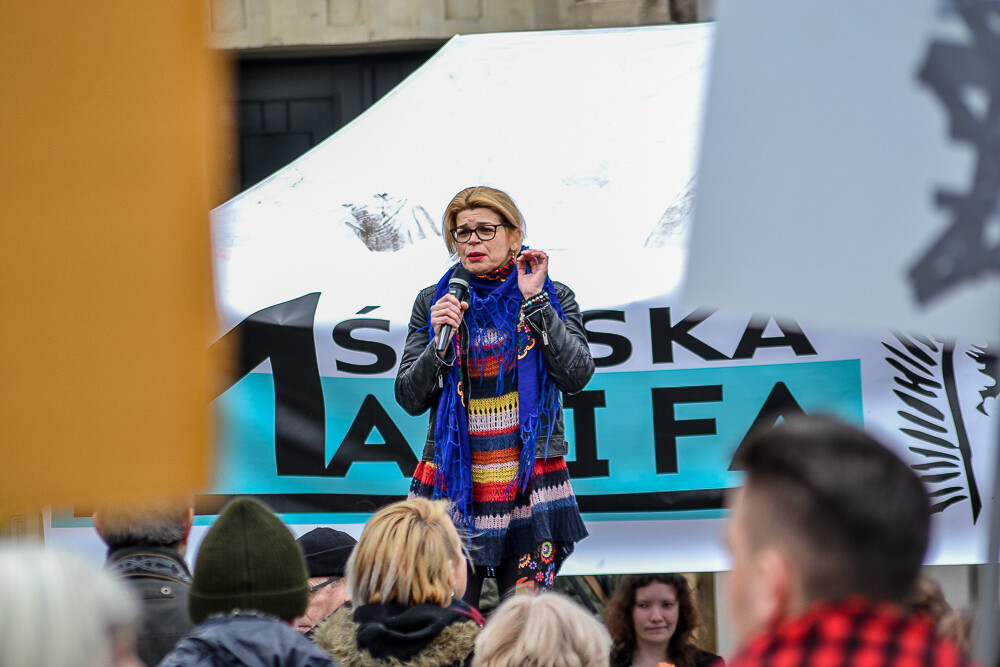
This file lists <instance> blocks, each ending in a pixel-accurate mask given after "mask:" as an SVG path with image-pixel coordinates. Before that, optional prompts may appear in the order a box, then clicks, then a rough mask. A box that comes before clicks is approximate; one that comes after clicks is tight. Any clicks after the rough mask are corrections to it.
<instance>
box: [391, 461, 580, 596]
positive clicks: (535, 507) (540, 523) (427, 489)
mask: <svg viewBox="0 0 1000 667" xmlns="http://www.w3.org/2000/svg"><path fill="white" fill-rule="evenodd" d="M504 454H507V456H508V457H509V458H506V460H505V461H503V462H500V461H499V460H498V457H496V454H495V453H493V455H491V453H488V452H477V451H473V452H472V502H473V510H474V513H475V527H474V529H473V530H474V533H473V535H472V549H471V553H470V557H471V559H472V562H473V563H474V564H475V565H477V566H484V567H495V566H497V565H499V564H500V561H501V559H505V558H517V559H523V558H524V557H525V556H531V555H532V554H534V553H536V552H537V551H538V550H539V548H540V545H542V543H543V542H551V543H553V545H554V546H555V548H556V550H557V552H558V556H559V562H560V563H561V561H562V560H564V559H565V558H566V557H567V556H569V554H570V553H572V551H573V545H574V544H575V543H576V542H579V541H580V540H582V539H583V538H584V537H586V536H587V528H586V526H584V524H583V519H582V518H581V517H580V508H579V507H578V506H577V504H576V496H574V495H573V488H572V486H571V485H570V481H569V471H568V470H567V468H566V461H565V459H563V458H562V457H561V456H558V457H552V458H549V459H548V460H542V459H538V460H537V461H535V469H534V473H533V474H532V477H531V483H530V485H529V488H528V489H527V492H523V493H522V492H521V491H520V489H516V490H514V492H513V493H509V492H508V493H504V490H505V489H507V488H510V487H508V484H509V483H510V482H511V481H512V480H513V479H514V477H515V476H516V475H517V463H518V459H517V454H518V452H517V450H516V449H512V450H508V451H506V452H504ZM434 471H435V468H434V464H433V463H431V462H430V461H421V462H420V464H419V465H417V469H416V471H415V472H414V473H413V481H412V482H411V484H410V497H421V498H430V497H431V496H432V495H433V493H434ZM544 555H545V556H546V558H548V554H547V553H545V554H544ZM554 574H555V573H554V572H553V574H552V576H554ZM540 583H541V582H540ZM549 585H551V583H549Z"/></svg>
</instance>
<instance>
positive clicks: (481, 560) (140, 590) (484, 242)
mask: <svg viewBox="0 0 1000 667" xmlns="http://www.w3.org/2000/svg"><path fill="white" fill-rule="evenodd" d="M442 233H443V234H442V235H443V237H444V239H445V244H446V246H447V248H448V250H449V251H450V252H451V253H452V254H453V256H454V257H455V258H456V259H457V261H456V262H455V264H454V266H452V267H451V268H449V269H448V270H447V271H446V272H445V273H444V275H442V276H441V278H440V280H439V281H438V283H437V284H436V285H431V286H429V287H427V288H425V289H423V290H422V291H420V292H419V294H418V295H417V298H416V300H415V302H414V306H413V312H412V316H411V320H410V324H409V330H408V334H407V339H406V345H405V349H404V351H403V354H402V356H401V361H400V364H399V369H398V374H397V378H396V384H395V390H396V398H397V401H398V402H399V403H400V405H401V406H402V407H403V408H404V409H406V410H407V411H409V412H411V413H413V414H422V413H424V412H429V413H430V420H429V425H428V430H427V437H426V441H425V443H424V448H423V456H422V460H421V461H420V463H419V465H418V466H417V468H416V471H415V473H414V475H413V479H412V482H411V485H410V493H409V497H408V499H407V500H404V501H400V502H397V503H394V504H391V505H387V506H385V507H383V508H381V509H379V510H378V511H376V512H375V513H374V514H373V516H372V517H371V518H370V520H369V521H368V522H367V523H366V525H365V528H364V530H363V532H362V533H361V535H360V539H358V540H355V539H354V537H352V536H350V535H347V534H346V533H343V532H341V531H337V530H334V529H332V528H329V527H320V528H316V529H315V530H312V531H310V532H308V533H306V534H304V535H302V536H301V537H299V538H298V539H296V538H295V537H294V536H293V534H292V532H291V531H290V530H289V528H288V527H287V526H286V525H285V524H284V523H283V522H282V521H281V519H280V518H279V517H278V516H277V515H275V514H274V513H273V512H272V511H271V510H270V509H268V508H267V507H265V506H264V505H262V504H261V503H259V502H257V501H256V500H253V499H251V498H237V499H235V500H233V501H232V502H230V503H229V504H228V505H227V506H226V507H225V508H224V509H223V510H222V512H221V514H220V515H219V517H218V518H217V519H216V521H215V522H214V523H213V525H212V526H211V528H210V529H209V530H208V532H207V533H206V535H205V537H204V540H203V541H202V543H201V546H200V548H199V551H198V554H197V558H196V559H195V567H194V573H193V574H192V573H191V572H190V571H189V569H188V565H187V562H186V560H185V555H186V548H187V542H188V537H189V535H190V531H191V526H192V523H193V518H194V510H193V508H192V506H191V503H190V502H181V503H160V504H157V503H153V504H149V505H148V506H142V507H132V508H129V509H128V510H122V509H110V508H108V509H99V510H98V511H97V512H96V513H95V515H94V526H95V528H96V529H97V531H98V533H99V535H100V536H101V538H102V539H103V540H104V541H105V542H106V543H107V546H108V557H107V564H106V567H105V568H103V569H101V568H98V567H96V566H94V565H92V564H89V563H86V562H83V561H81V560H79V559H78V558H76V557H73V556H70V555H66V554H60V553H55V552H52V551H47V550H45V549H43V548H41V547H28V546H23V545H16V546H11V545H0V665H17V666H19V667H34V666H36V665H37V666H38V667H43V666H44V667H63V666H64V665H66V666H68V665H74V666H77V665H83V666H86V667H90V666H97V665H102V666H103V665H133V664H146V665H162V666H164V667H178V666H181V665H196V666H205V667H209V666H211V667H215V666H219V667H223V666H226V667H228V666H230V665H233V666H235V665H249V666H251V667H254V666H258V665H259V666H261V667H264V666H265V665H290V666H293V667H294V666H298V665H303V666H312V665H316V666H319V665H334V664H339V665H343V666H344V667H402V666H412V667H446V666H452V665H454V666H464V665H482V666H484V667H494V666H496V667H501V666H504V667H506V666H513V665H527V666H529V667H562V666H565V667H576V666H580V667H583V666H587V667H589V666H597V665H602V666H609V665H610V666H614V667H660V666H663V665H668V666H671V667H708V666H710V665H714V666H717V667H721V666H722V665H725V664H728V665H730V667H756V666H758V665H762V666H763V665H780V666H782V667H795V666H800V665H801V666H807V665H808V666H814V667H828V666H829V667H834V666H841V665H843V666H847V667H897V666H898V667H903V666H904V665H935V666H937V667H952V666H955V667H958V666H964V665H967V664H969V659H968V657H967V655H966V653H967V649H968V645H967V636H968V626H969V623H968V621H967V617H963V616H962V615H960V614H958V615H956V614H951V615H949V614H947V613H943V612H941V613H939V611H940V610H941V609H943V608H944V607H942V605H941V604H936V605H935V604H932V600H933V597H934V596H933V595H927V594H925V592H926V585H925V584H921V583H920V582H921V580H920V574H921V568H922V564H923V560H924V557H925V554H926V551H927V546H928V540H929V532H930V502H929V500H928V495H927V492H926V490H925V489H924V487H923V485H922V483H921V482H920V480H919V479H918V478H917V476H916V475H915V474H914V472H913V471H912V470H911V469H910V468H909V466H907V464H906V463H904V462H903V461H902V460H901V459H900V458H899V457H897V456H896V455H895V454H894V453H893V452H892V451H891V450H890V449H888V448H887V447H885V446H884V445H882V444H881V443H879V442H877V441H876V440H874V439H873V438H872V437H871V436H869V435H868V434H866V433H865V432H864V431H861V430H859V429H857V428H855V427H852V426H848V425H846V424H844V423H841V422H839V421H836V420H833V419H831V418H826V417H817V416H811V417H805V416H803V417H801V418H798V419H794V420H789V421H787V422H785V423H783V424H781V425H779V426H777V427H775V428H773V429H768V430H764V431H761V432H758V433H756V434H755V435H754V437H752V438H751V439H749V440H748V441H747V442H746V443H744V445H743V446H741V447H740V448H739V452H738V455H737V457H738V460H736V461H734V464H735V467H734V469H739V470H743V471H744V472H745V481H744V484H743V485H742V487H740V488H738V489H734V490H733V491H732V492H731V493H730V494H729V508H730V510H731V518H730V520H729V522H728V533H727V542H728V546H729V550H730V554H731V557H732V572H731V574H730V575H729V576H728V578H727V590H726V596H725V597H726V599H727V603H728V615H729V618H730V620H731V623H732V627H733V628H734V630H735V635H736V641H737V644H738V648H737V649H736V650H735V651H734V652H733V653H732V655H729V656H727V659H726V661H725V662H724V661H723V658H721V657H720V656H718V655H716V654H715V653H713V652H710V651H709V650H707V648H708V645H707V644H706V643H705V642H706V641H707V640H708V639H710V638H709V637H706V636H705V633H704V632H703V627H702V624H701V621H700V619H701V617H702V613H701V612H700V606H699V601H698V600H697V599H696V595H695V592H694V591H693V590H692V586H691V583H690V581H689V580H688V578H687V577H685V576H683V575H681V574H673V573H661V574H633V575H628V576H624V577H622V578H621V579H620V581H619V582H618V586H617V590H616V591H615V592H614V594H613V596H612V597H611V599H610V601H609V602H608V604H607V605H606V608H605V613H604V617H603V618H602V619H598V618H596V617H595V616H594V615H592V614H590V613H589V612H588V611H586V610H585V609H584V608H583V607H582V606H580V605H579V604H577V603H576V602H574V601H572V600H571V599H569V598H568V597H565V596H563V595H562V594H560V593H557V592H554V591H552V590H550V589H552V587H553V585H554V582H555V578H556V575H557V574H558V572H559V570H560V567H561V565H562V564H563V562H564V561H565V559H566V558H567V557H569V556H570V554H572V552H573V549H574V546H575V544H576V543H577V542H579V541H580V540H581V539H583V538H584V537H586V535H587V529H586V527H585V526H584V523H583V520H582V518H581V515H580V510H579V507H578V505H577V502H576V498H575V496H574V495H573V491H572V487H571V484H570V479H569V473H568V467H567V465H566V462H565V460H564V456H565V455H566V453H567V452H568V443H567V441H566V439H565V428H564V424H563V413H562V406H561V400H560V395H561V393H574V392H578V391H580V390H582V389H583V387H584V386H585V385H586V384H587V382H588V380H589V379H590V377H591V376H592V375H593V373H594V360H593V358H592V357H591V355H590V351H589V348H588V344H587V339H586V335H585V333H584V329H583V323H582V318H581V313H580V309H579V307H578V306H577V304H576V301H575V296H574V294H573V292H572V290H570V289H569V287H567V286H566V285H564V284H562V283H559V282H554V281H553V280H552V279H551V278H550V277H549V274H548V270H549V258H548V256H547V255H546V253H544V252H543V251H540V250H535V249H530V248H528V247H527V246H525V245H524V244H523V242H524V239H525V226H524V220H523V217H522V215H521V213H520V211H519V210H518V209H517V206H516V205H515V204H514V202H513V200H512V199H511V198H510V197H509V196H508V195H507V194H506V193H504V192H502V191H500V190H496V189H494V188H488V187H474V188H467V189H465V190H462V191H461V192H459V193H458V194H457V195H456V196H455V197H454V198H453V199H452V200H451V202H449V204H448V206H447V208H446V212H445V216H444V221H443V228H442ZM488 576H489V577H494V578H495V579H496V583H497V586H498V589H499V592H500V596H501V600H502V601H501V603H500V605H499V606H498V607H497V608H496V610H495V611H494V612H493V613H492V614H491V616H490V618H489V619H486V618H484V617H483V615H482V614H481V613H480V610H479V603H480V593H481V590H482V587H483V584H484V581H485V579H486V578H487V577H488ZM922 591H923V592H922ZM945 630H947V631H949V632H951V633H952V638H953V639H954V640H955V641H952V640H950V639H948V638H947V637H945V636H944V631H945ZM963 633H964V634H963ZM963 649H964V650H963Z"/></svg>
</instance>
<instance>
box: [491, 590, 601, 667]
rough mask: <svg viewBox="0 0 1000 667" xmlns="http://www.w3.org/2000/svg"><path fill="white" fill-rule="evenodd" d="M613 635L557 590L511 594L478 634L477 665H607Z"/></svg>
mask: <svg viewBox="0 0 1000 667" xmlns="http://www.w3.org/2000/svg"><path fill="white" fill-rule="evenodd" d="M610 653H611V636H610V635H609V634H608V631H607V630H606V629H605V628H604V626H603V625H601V623H600V621H598V620H597V619H596V618H594V617H593V616H591V615H590V614H589V613H587V612H586V611H585V610H584V609H583V608H582V607H581V606H580V605H578V604H577V603H575V602H573V601H572V600H570V599H569V598H568V597H566V596H564V595H562V594H560V593H555V592H544V593H540V594H527V595H515V596H514V597H511V598H508V599H507V600H506V601H505V602H504V603H503V604H501V605H500V607H499V608H497V611H496V612H495V613H494V614H493V617H492V618H491V619H490V622H489V623H488V624H487V626H486V629H485V630H483V631H482V633H480V635H479V638H478V639H477V640H476V652H475V653H474V654H473V662H472V664H473V665H474V666H475V667H520V666H522V665H523V666H526V667H562V666H565V667H606V666H607V664H608V656H609V655H610Z"/></svg>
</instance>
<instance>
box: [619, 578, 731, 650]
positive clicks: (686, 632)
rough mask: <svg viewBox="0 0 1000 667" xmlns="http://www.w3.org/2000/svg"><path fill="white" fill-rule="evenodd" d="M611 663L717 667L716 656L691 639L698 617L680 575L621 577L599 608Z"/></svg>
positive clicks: (688, 585)
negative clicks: (609, 639) (609, 642)
mask: <svg viewBox="0 0 1000 667" xmlns="http://www.w3.org/2000/svg"><path fill="white" fill-rule="evenodd" d="M604 622H605V624H606V625H607V627H608V630H609V631H610V632H611V637H612V639H613V640H614V646H613V648H612V650H611V664H612V665H614V667H629V666H631V667H656V665H658V664H660V663H668V664H671V665H674V666H675V667H708V666H709V665H713V666H717V667H718V666H721V665H723V664H724V663H723V662H722V659H721V658H720V657H719V656H717V655H715V654H714V653H709V652H708V651H703V650H702V649H700V648H698V647H697V646H695V645H694V643H693V642H692V638H693V635H694V634H695V632H696V631H697V630H698V628H699V626H700V624H701V620H700V615H699V614H698V608H697V607H696V606H695V604H694V596H693V595H692V594H691V585H690V584H688V581H687V579H686V578H684V576H683V575H680V574H630V575H626V576H624V577H622V578H621V580H620V581H619V582H618V587H617V588H616V589H615V593H614V595H613V596H612V597H611V600H610V602H608V606H607V607H606V608H605V610H604Z"/></svg>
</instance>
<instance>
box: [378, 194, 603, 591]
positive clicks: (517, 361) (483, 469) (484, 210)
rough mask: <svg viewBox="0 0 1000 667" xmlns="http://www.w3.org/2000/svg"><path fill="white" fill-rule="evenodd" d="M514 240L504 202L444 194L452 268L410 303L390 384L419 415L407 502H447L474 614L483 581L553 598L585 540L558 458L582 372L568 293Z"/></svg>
mask: <svg viewBox="0 0 1000 667" xmlns="http://www.w3.org/2000/svg"><path fill="white" fill-rule="evenodd" d="M523 230H524V220H523V218H522V216H521V212H520V211H519V210H518V209H517V205H515V204H514V202H513V200H511V198H510V197H509V196H508V195H507V194H506V193H505V192H502V191H500V190H496V189H494V188H489V187H486V186H479V187H473V188H466V189H465V190H462V191H461V192H459V193H458V194H457V195H455V197H454V198H453V199H452V200H451V203H449V204H448V207H447V209H446V210H445V213H444V219H443V221H442V232H443V235H444V240H445V245H446V246H447V248H448V250H449V251H450V252H451V253H452V254H453V255H455V256H456V257H457V259H458V264H455V265H454V266H452V267H451V268H450V269H448V270H447V271H446V272H445V274H444V275H443V276H442V277H441V280H439V281H438V283H437V285H432V286H430V287H427V288H425V289H423V290H421V292H420V293H419V294H418V295H417V299H416V301H415V302H414V304H413V313H412V315H411V316H410V326H409V331H408V333H407V336H406V347H405V349H404V350H403V356H402V360H401V361H400V364H399V372H398V374H397V376H396V400H397V401H398V402H399V404H400V405H401V406H402V407H403V409H405V410H406V411H407V412H409V413H410V414H413V415H418V414H421V413H423V412H425V411H426V410H428V409H430V425H429V427H428V429H427V440H426V443H425V446H424V451H423V456H422V460H421V462H420V464H419V465H418V466H417V469H416V472H414V475H413V481H412V482H411V485H410V496H411V497H424V498H432V499H434V498H446V499H448V500H449V501H451V503H452V507H453V513H454V515H455V520H456V525H457V526H458V527H459V529H460V530H462V529H464V531H465V533H466V535H467V536H468V537H469V538H470V541H469V542H468V544H469V546H470V549H469V562H470V566H469V576H468V585H467V587H466V594H465V601H466V602H468V603H469V604H471V605H473V606H478V605H479V595H480V592H481V591H482V585H483V580H484V579H485V577H487V576H495V577H496V580H497V587H498V589H499V591H500V595H501V596H505V595H507V594H509V593H510V592H511V591H512V590H514V589H515V587H517V588H518V589H529V590H530V589H537V588H547V587H549V586H551V585H552V582H553V580H554V579H555V575H556V573H557V572H558V571H559V568H560V566H561V565H562V562H563V561H564V560H565V558H566V557H567V556H569V554H570V553H572V551H573V547H574V545H575V543H576V542H579V541H580V540H581V539H583V538H584V537H586V536H587V529H586V527H585V526H584V524H583V520H582V519H581V517H580V510H579V508H578V507H577V503H576V498H575V496H574V495H573V489H572V488H571V486H570V481H569V472H568V471H567V469H566V462H565V461H564V459H563V457H564V455H565V454H566V451H567V443H566V439H565V435H564V433H565V431H564V427H563V412H562V401H561V397H560V391H564V392H566V393H570V394H572V393H576V392H578V391H580V390H582V389H583V388H584V386H585V385H586V384H587V382H588V381H589V380H590V377H591V376H592V375H593V374H594V360H593V358H592V357H591V355H590V349H589V348H588V346H587V339H586V336H585V334H584V330H583V320H582V318H581V316H580V308H579V306H578V305H577V303H576V299H575V298H574V295H573V292H572V290H570V289H569V288H568V287H566V286H565V285H563V284H561V283H557V282H553V281H552V280H551V279H550V278H549V258H548V256H547V255H546V254H545V253H544V252H542V251H541V250H532V249H529V248H527V247H525V246H522V245H521V242H522V240H523ZM460 268H464V269H466V270H467V271H468V273H469V276H468V284H469V286H468V289H467V290H464V289H462V284H461V283H462V282H463V280H462V278H463V276H464V274H463V273H462V272H461V271H459V269H460ZM456 271H458V272H459V275H458V276H456V275H455V273H456ZM459 297H463V298H462V299H460V298H459Z"/></svg>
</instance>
